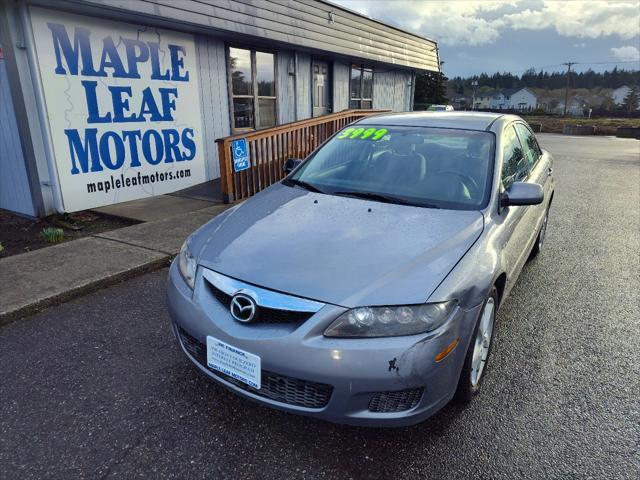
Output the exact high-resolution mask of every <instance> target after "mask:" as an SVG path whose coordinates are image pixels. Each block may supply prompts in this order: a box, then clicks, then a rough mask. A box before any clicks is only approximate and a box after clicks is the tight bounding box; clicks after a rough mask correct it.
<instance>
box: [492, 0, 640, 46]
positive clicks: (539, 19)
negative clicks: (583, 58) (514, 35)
mask: <svg viewBox="0 0 640 480" xmlns="http://www.w3.org/2000/svg"><path fill="white" fill-rule="evenodd" d="M504 21H505V23H506V24H507V25H509V26H510V27H511V28H514V29H516V30H518V29H530V30H542V29H545V28H553V29H554V30H555V31H556V32H558V33H559V34H560V35H562V36H565V37H579V38H597V37H604V36H608V35H618V36H619V37H621V38H625V39H629V38H633V37H635V36H637V35H639V34H640V5H639V4H638V3H637V1H632V2H611V1H595V0H593V1H589V2H585V1H575V2H566V1H565V2H558V1H545V2H544V4H543V5H542V8H540V9H533V10H532V9H529V8H527V9H526V10H523V11H521V12H518V13H513V14H509V15H505V16H504Z"/></svg>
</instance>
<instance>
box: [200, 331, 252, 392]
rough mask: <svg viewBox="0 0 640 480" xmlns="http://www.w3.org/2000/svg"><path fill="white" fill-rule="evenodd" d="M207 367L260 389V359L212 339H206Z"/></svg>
mask: <svg viewBox="0 0 640 480" xmlns="http://www.w3.org/2000/svg"><path fill="white" fill-rule="evenodd" d="M207 365H209V367H210V368H213V369H214V370H217V371H218V372H221V373H224V374H225V375H229V376H230V377H232V378H235V379H236V380H239V381H241V382H242V383H246V384H247V385H249V386H250V387H253V388H256V389H260V372H261V370H260V357H259V356H257V355H254V354H253V353H249V352H245V351H244V350H240V349H239V348H237V347H234V346H232V345H229V344H228V343H225V342H223V341H221V340H218V339H217V338H214V337H207Z"/></svg>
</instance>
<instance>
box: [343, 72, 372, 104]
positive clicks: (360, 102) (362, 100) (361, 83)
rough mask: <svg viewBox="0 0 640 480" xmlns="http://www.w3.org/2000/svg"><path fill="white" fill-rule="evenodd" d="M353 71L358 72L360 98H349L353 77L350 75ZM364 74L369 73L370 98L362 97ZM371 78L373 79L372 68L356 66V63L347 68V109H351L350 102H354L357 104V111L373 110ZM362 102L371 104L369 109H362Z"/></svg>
mask: <svg viewBox="0 0 640 480" xmlns="http://www.w3.org/2000/svg"><path fill="white" fill-rule="evenodd" d="M354 70H358V71H359V72H360V96H359V97H352V96H351V81H352V77H353V75H352V74H353V71H354ZM364 72H371V98H369V97H363V96H362V92H363V87H364ZM373 77H374V69H373V67H370V66H368V65H365V64H358V63H352V64H351V66H350V67H349V109H352V107H351V102H354V101H355V102H358V105H359V106H358V109H359V110H373ZM363 102H371V107H370V108H363V107H362V103H363Z"/></svg>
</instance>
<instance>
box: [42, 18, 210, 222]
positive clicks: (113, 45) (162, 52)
mask: <svg viewBox="0 0 640 480" xmlns="http://www.w3.org/2000/svg"><path fill="white" fill-rule="evenodd" d="M30 11H31V22H32V26H33V34H34V38H35V45H36V56H37V63H38V68H39V73H40V79H41V81H42V88H43V91H44V99H45V104H46V110H47V117H48V124H49V131H50V135H51V139H52V143H53V150H54V156H55V163H56V169H57V174H58V179H59V183H60V191H61V194H62V201H63V204H64V209H65V211H68V212H71V211H77V210H84V209H87V208H93V207H98V206H102V205H108V204H112V203H118V202H123V201H127V200H134V199H138V198H143V197H148V196H153V195H158V194H163V193H169V192H173V191H176V190H180V189H183V188H186V187H188V186H191V185H194V184H197V183H201V182H204V181H206V173H205V161H204V156H203V153H202V152H203V149H202V124H201V115H200V98H199V87H198V72H197V65H196V49H195V42H194V39H193V37H192V36H191V35H188V34H184V33H179V32H173V31H167V30H162V29H157V28H152V27H144V26H137V25H133V24H127V23H121V22H113V21H108V20H102V19H93V18H88V17H83V16H78V15H72V14H67V13H63V12H57V11H53V10H47V9H42V8H37V7H32V8H31V10H30Z"/></svg>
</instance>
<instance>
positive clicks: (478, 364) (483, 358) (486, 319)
mask: <svg viewBox="0 0 640 480" xmlns="http://www.w3.org/2000/svg"><path fill="white" fill-rule="evenodd" d="M495 307H496V304H495V300H494V299H493V297H490V298H489V299H488V300H487V303H486V304H485V305H484V308H483V310H482V317H481V318H480V325H478V332H477V333H476V339H475V343H474V346H473V357H472V359H471V385H472V386H474V387H475V386H477V385H478V383H480V379H481V378H482V373H483V372H484V367H485V365H486V363H487V357H488V356H489V347H490V346H491V338H492V336H493V324H494V321H495V311H496V308H495Z"/></svg>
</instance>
